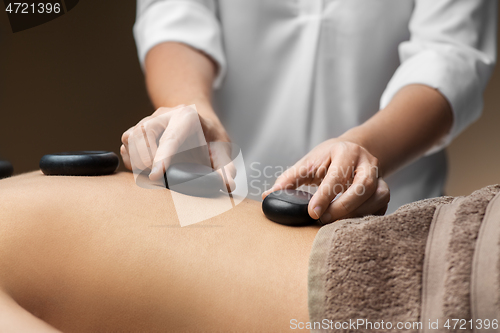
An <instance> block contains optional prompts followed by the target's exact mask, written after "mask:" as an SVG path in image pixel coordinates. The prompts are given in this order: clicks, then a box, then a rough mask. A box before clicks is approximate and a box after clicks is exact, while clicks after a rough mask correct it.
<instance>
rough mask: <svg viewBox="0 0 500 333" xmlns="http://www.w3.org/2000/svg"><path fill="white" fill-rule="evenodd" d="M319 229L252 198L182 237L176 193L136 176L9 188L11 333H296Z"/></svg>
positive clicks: (45, 180)
mask: <svg viewBox="0 0 500 333" xmlns="http://www.w3.org/2000/svg"><path fill="white" fill-rule="evenodd" d="M204 200H215V199H204ZM212 202H214V204H217V200H215V201H212ZM317 231H318V226H310V227H304V228H293V227H287V226H282V225H278V224H276V223H273V222H271V221H269V220H267V219H266V218H265V217H264V216H263V214H262V212H261V207H260V203H257V202H255V201H250V200H245V201H244V202H242V203H241V204H239V205H238V206H236V207H235V208H233V209H231V210H229V211H227V212H225V213H223V214H221V215H218V216H215V217H213V218H210V219H208V220H206V221H203V222H200V223H198V224H194V225H191V226H187V227H180V225H179V222H178V220H177V215H176V213H175V208H174V204H173V201H172V196H171V192H170V191H169V190H167V189H157V190H147V189H143V188H140V187H139V186H137V185H136V184H135V183H134V179H133V176H132V174H130V173H120V174H116V175H112V176H104V177H55V176H50V177H48V176H44V175H42V174H41V173H40V172H33V173H30V174H26V175H21V176H17V177H13V178H10V179H6V180H2V181H0V331H1V332H16V333H17V332H57V330H61V331H64V332H166V331H175V332H179V331H181V332H200V331H203V332H222V331H233V332H234V331H240V332H241V331H243V332H283V331H288V330H290V320H291V319H297V320H298V321H303V322H305V321H307V320H308V309H307V269H308V258H309V252H310V250H311V247H312V243H313V240H314V237H315V235H316V233H317ZM49 325H50V326H49Z"/></svg>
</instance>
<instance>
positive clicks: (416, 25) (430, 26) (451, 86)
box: [380, 0, 497, 154]
mask: <svg viewBox="0 0 500 333" xmlns="http://www.w3.org/2000/svg"><path fill="white" fill-rule="evenodd" d="M496 25H497V1H496V0H416V1H415V8H414V12H413V14H412V18H411V20H410V24H409V29H410V34H411V38H410V40H409V41H406V42H403V43H401V44H400V46H399V56H400V60H401V65H400V66H399V68H398V69H397V70H396V72H395V73H394V75H393V77H392V79H391V80H390V82H389V84H388V85H387V88H386V90H385V91H384V93H383V95H382V98H381V101H380V108H381V109H382V108H384V107H386V106H387V104H389V102H390V101H391V99H392V98H393V97H394V95H395V94H396V93H397V92H398V91H399V90H400V89H401V88H403V87H404V86H406V85H409V84H424V85H427V86H430V87H433V88H435V89H437V90H438V91H439V92H441V93H442V94H443V95H444V96H445V98H446V99H447V100H448V101H449V103H450V105H451V108H452V110H453V116H454V117H453V126H452V129H451V131H450V132H449V134H448V135H447V136H446V137H445V138H444V139H443V140H442V141H441V142H439V143H438V144H437V145H435V146H434V147H433V148H431V150H429V151H428V152H427V154H431V153H433V152H436V151H438V150H440V149H442V148H443V147H445V146H446V145H448V144H449V143H450V142H451V141H452V139H453V138H455V137H456V136H457V135H458V134H459V133H460V132H461V131H463V130H464V129H465V128H466V127H467V126H468V125H469V124H471V123H472V122H474V121H475V120H477V119H478V118H479V116H480V115H481V112H482V108H483V92H484V89H485V87H486V84H487V82H488V80H489V78H490V76H491V73H492V72H493V68H494V65H495V61H496V31H497V28H496Z"/></svg>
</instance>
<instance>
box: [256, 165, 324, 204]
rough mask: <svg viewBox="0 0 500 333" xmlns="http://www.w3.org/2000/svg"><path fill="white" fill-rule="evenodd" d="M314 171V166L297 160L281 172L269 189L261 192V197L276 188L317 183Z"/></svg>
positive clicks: (289, 187) (276, 189)
mask: <svg viewBox="0 0 500 333" xmlns="http://www.w3.org/2000/svg"><path fill="white" fill-rule="evenodd" d="M316 171H317V170H316V168H315V167H313V166H310V165H309V164H307V163H304V160H300V161H298V162H297V163H296V164H295V165H294V166H292V167H291V168H288V169H287V170H286V171H285V172H283V173H282V174H281V175H280V176H279V177H278V178H277V179H276V181H275V182H274V185H273V186H272V187H271V188H270V189H269V190H267V191H265V192H264V193H262V199H265V198H266V197H267V196H268V195H269V194H270V193H272V192H275V191H278V190H283V189H291V188H297V187H299V186H301V185H305V184H315V183H318V182H319V181H320V180H319V179H317V178H316V177H315V174H316Z"/></svg>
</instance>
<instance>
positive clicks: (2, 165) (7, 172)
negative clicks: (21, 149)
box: [0, 160, 14, 179]
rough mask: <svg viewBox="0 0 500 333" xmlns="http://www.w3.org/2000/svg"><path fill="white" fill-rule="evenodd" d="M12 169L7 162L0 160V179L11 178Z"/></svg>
mask: <svg viewBox="0 0 500 333" xmlns="http://www.w3.org/2000/svg"><path fill="white" fill-rule="evenodd" d="M13 173H14V168H13V167H12V164H10V162H9V161H5V160H0V179H3V178H7V177H10V176H12V174H13Z"/></svg>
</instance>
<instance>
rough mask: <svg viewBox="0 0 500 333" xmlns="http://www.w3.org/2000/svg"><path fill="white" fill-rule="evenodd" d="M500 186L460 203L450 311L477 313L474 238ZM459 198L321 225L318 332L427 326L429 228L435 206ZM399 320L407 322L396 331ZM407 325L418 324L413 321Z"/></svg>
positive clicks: (314, 276) (313, 301)
mask: <svg viewBox="0 0 500 333" xmlns="http://www.w3.org/2000/svg"><path fill="white" fill-rule="evenodd" d="M499 191H500V186H498V185H497V186H490V187H487V188H484V189H482V190H479V191H476V192H474V193H473V194H472V195H470V196H468V197H464V198H463V199H461V200H459V202H458V201H457V202H456V204H457V205H459V207H456V218H455V217H454V218H453V227H452V228H451V236H450V237H451V238H450V242H449V246H448V247H447V250H446V257H445V261H446V263H447V265H448V266H447V267H448V268H447V270H446V282H445V283H444V288H445V290H446V291H445V293H444V296H443V297H444V299H443V301H442V303H443V312H444V316H445V317H448V318H452V317H453V318H464V319H465V318H470V317H471V311H470V306H469V287H470V275H471V272H470V271H471V262H472V256H473V253H474V247H475V239H476V238H477V234H478V230H479V226H480V223H481V220H482V218H483V216H484V212H485V210H486V206H487V205H488V203H489V201H490V200H491V199H492V198H493V196H494V195H495V194H496V193H497V192H499ZM452 201H453V198H452V197H441V198H434V199H427V200H422V201H418V202H415V203H411V204H408V205H405V206H403V207H401V208H400V209H398V210H397V211H396V212H395V213H393V214H391V215H388V216H383V217H375V216H369V217H365V218H361V219H348V220H343V221H339V222H336V223H333V224H331V225H327V226H325V227H323V228H321V229H320V231H319V233H318V235H317V236H316V239H315V241H314V245H313V249H312V251H311V257H310V266H309V312H310V320H311V324H312V325H314V324H315V323H316V324H318V325H316V326H313V327H314V328H315V329H313V331H315V332H320V331H325V332H330V331H331V332H360V331H376V332H395V331H399V332H417V331H418V330H419V329H422V327H419V326H418V323H419V322H421V302H422V296H421V289H422V272H423V265H424V257H425V251H426V245H427V237H428V234H429V228H430V225H431V222H432V221H433V218H434V216H435V211H436V208H437V207H440V206H443V205H447V204H450V203H451V202H452ZM353 321H354V322H356V323H355V325H353ZM382 321H383V323H384V324H382ZM388 322H390V325H391V327H390V328H389V327H388ZM346 323H347V324H346ZM398 323H403V325H405V324H406V327H402V328H400V329H397V328H396V325H397V324H398ZM408 323H410V325H411V324H412V323H415V324H413V325H412V326H411V327H408ZM424 324H427V323H422V324H421V325H422V326H423V325H424ZM381 325H384V326H381ZM326 326H328V328H327V327H326ZM450 331H451V330H448V332H450Z"/></svg>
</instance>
